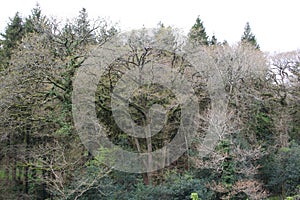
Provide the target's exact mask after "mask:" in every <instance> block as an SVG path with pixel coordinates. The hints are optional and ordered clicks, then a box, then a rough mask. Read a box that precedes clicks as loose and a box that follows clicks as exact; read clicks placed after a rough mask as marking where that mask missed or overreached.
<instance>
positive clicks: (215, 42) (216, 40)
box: [209, 34, 218, 45]
mask: <svg viewBox="0 0 300 200" xmlns="http://www.w3.org/2000/svg"><path fill="white" fill-rule="evenodd" d="M209 44H210V45H217V44H218V39H217V38H216V36H215V34H213V36H212V37H211V40H210V41H209Z"/></svg>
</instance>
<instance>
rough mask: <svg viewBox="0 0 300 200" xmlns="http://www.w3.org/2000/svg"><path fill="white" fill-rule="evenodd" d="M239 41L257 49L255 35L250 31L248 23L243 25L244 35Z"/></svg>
mask: <svg viewBox="0 0 300 200" xmlns="http://www.w3.org/2000/svg"><path fill="white" fill-rule="evenodd" d="M241 41H242V42H245V43H249V44H251V45H253V46H254V47H255V48H256V49H259V45H258V44H257V41H256V38H255V35H254V34H253V33H252V31H251V27H250V24H249V22H247V23H246V25H245V28H244V33H243V35H242V38H241Z"/></svg>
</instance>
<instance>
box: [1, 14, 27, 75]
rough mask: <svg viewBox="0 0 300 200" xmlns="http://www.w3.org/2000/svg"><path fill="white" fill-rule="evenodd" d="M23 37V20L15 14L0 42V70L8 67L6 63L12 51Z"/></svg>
mask: <svg viewBox="0 0 300 200" xmlns="http://www.w3.org/2000/svg"><path fill="white" fill-rule="evenodd" d="M23 35H24V26H23V20H22V18H21V17H20V16H19V13H18V12H17V13H16V14H15V16H14V18H12V19H10V23H8V25H7V27H6V30H5V32H4V33H3V34H1V36H2V38H3V39H2V40H0V69H2V68H5V67H6V66H7V65H8V61H9V59H10V57H11V54H12V51H13V49H14V48H15V47H16V46H17V44H18V42H20V41H21V39H22V37H23Z"/></svg>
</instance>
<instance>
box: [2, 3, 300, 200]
mask: <svg viewBox="0 0 300 200" xmlns="http://www.w3.org/2000/svg"><path fill="white" fill-rule="evenodd" d="M119 33H120V30H119V28H118V26H116V25H114V24H112V23H110V22H108V21H106V20H104V19H101V18H99V19H96V20H91V19H89V18H88V13H87V11H86V10H85V9H82V10H81V11H80V12H79V15H78V17H76V18H75V19H73V20H68V21H67V22H64V23H59V22H57V20H56V19H54V18H49V17H47V16H45V15H44V14H43V13H42V11H41V9H40V8H39V7H38V6H37V7H36V8H34V9H33V10H32V14H31V15H30V16H28V17H21V16H20V14H19V13H16V15H15V16H14V17H13V18H11V19H10V22H9V23H8V24H7V26H6V29H5V31H4V32H3V33H1V41H0V85H1V88H0V99H1V102H0V113H1V115H0V199H41V200H42V199H66V200H67V199H81V200H85V199H145V200H146V199H149V200H150V199H178V200H183V199H190V194H191V193H192V192H197V193H198V195H199V197H200V198H201V199H264V198H269V199H285V198H286V197H288V196H293V198H294V199H297V198H298V199H299V198H300V196H299V195H300V146H299V145H300V52H299V51H292V52H286V53H279V54H273V55H268V54H266V53H264V52H262V51H261V50H260V47H259V45H258V43H257V40H256V38H255V35H254V34H253V33H252V31H251V28H250V25H249V23H246V26H245V28H244V33H243V32H242V29H241V40H240V42H238V43H237V44H234V45H229V44H228V43H227V42H226V41H218V40H217V37H216V36H215V35H213V36H211V37H210V36H208V35H207V34H206V31H205V28H204V25H203V22H202V21H201V19H200V18H199V17H198V18H197V19H196V22H195V24H194V26H192V27H191V29H190V32H189V34H188V35H187V36H186V38H182V37H179V32H178V30H176V29H175V28H172V27H169V26H164V25H163V24H162V23H159V24H158V26H157V28H156V29H154V30H152V31H151V32H149V30H147V29H141V30H138V31H132V32H131V33H130V34H128V36H127V38H126V41H124V37H122V38H119V37H118V35H119ZM112 40H119V42H120V41H121V43H122V44H123V45H124V46H125V47H126V48H127V49H128V54H126V55H124V56H123V57H122V58H119V59H118V60H116V61H115V62H113V63H111V64H110V65H109V66H107V68H106V69H105V72H104V74H103V76H102V78H101V80H100V81H99V86H98V89H97V92H96V99H95V102H96V112H97V115H98V118H99V123H101V124H103V125H104V126H105V127H106V131H107V133H106V134H107V136H108V137H109V138H110V140H111V141H113V142H114V144H116V145H119V146H122V148H124V149H126V150H129V151H133V152H149V151H153V150H156V149H159V148H161V147H163V146H164V145H165V144H167V143H168V142H169V141H170V140H171V139H172V138H173V137H174V135H175V134H176V132H177V130H178V127H179V125H180V116H181V110H180V104H179V102H178V101H177V100H176V98H175V96H174V94H173V93H172V92H171V91H170V90H167V89H165V88H163V87H160V86H159V85H155V84H154V85H147V86H145V87H142V88H140V89H139V90H138V91H136V93H134V95H132V97H131V99H130V101H131V103H130V112H131V115H132V119H133V120H134V121H135V122H136V123H137V124H139V125H145V124H147V116H146V115H145V113H147V109H148V108H150V107H151V106H152V105H154V104H161V105H164V107H165V108H166V109H167V110H168V112H167V123H166V125H165V126H164V128H163V129H162V130H161V131H160V132H159V133H158V134H157V135H155V136H154V137H153V138H151V139H149V138H146V139H137V138H133V137H131V136H129V135H127V134H126V133H125V132H123V131H122V130H120V129H119V128H118V126H117V124H116V123H115V121H114V119H113V115H112V110H111V106H110V101H111V99H110V98H111V97H110V94H111V92H112V90H113V88H114V86H115V85H116V83H117V81H118V80H119V79H120V77H121V75H122V74H124V73H125V72H126V71H127V70H130V69H133V68H134V67H143V66H144V65H145V64H146V63H149V62H152V61H155V62H163V63H168V64H170V66H171V67H172V68H174V69H175V70H177V71H178V72H179V73H183V74H185V75H186V76H187V77H189V80H190V81H191V84H192V85H193V89H194V91H195V93H196V95H197V97H198V99H199V107H200V114H201V116H202V117H201V120H199V122H197V124H200V128H199V131H198V133H197V137H196V138H194V140H193V141H192V145H191V146H190V148H189V149H188V151H187V152H186V153H185V154H184V155H182V156H181V157H180V158H179V159H178V160H177V161H176V162H174V163H172V165H170V166H168V167H166V168H164V169H162V170H159V171H156V172H152V173H145V174H130V173H124V172H120V171H116V170H114V169H112V168H110V167H109V166H106V165H105V164H104V162H102V160H101V159H103V158H101V156H99V157H94V156H93V155H91V154H90V153H89V152H88V151H87V150H86V148H85V147H84V146H83V144H82V143H81V141H80V138H79V136H78V134H77V133H76V130H75V127H74V123H73V118H72V112H71V111H72V101H71V100H72V90H73V85H72V84H73V80H74V77H75V75H76V71H77V70H78V69H79V68H81V67H84V65H85V62H84V61H85V60H86V59H87V58H88V57H89V56H90V55H91V54H90V52H91V50H93V49H95V47H101V46H102V45H103V44H106V43H108V42H118V41H112ZM275 42H276V41H275ZM157 43H163V44H165V45H168V49H171V50H173V51H165V50H159V49H156V48H155V44H157ZM153 45H154V46H153ZM191 48H192V49H194V50H195V51H197V52H198V54H199V55H201V56H199V58H198V62H201V66H202V67H201V69H200V70H198V72H193V73H191V65H192V64H191V63H189V61H188V59H187V57H186V54H185V53H182V54H181V53H180V52H185V50H186V49H191ZM173 52H178V54H174V53H173ZM212 68H217V69H218V70H219V71H220V73H221V74H222V82H223V84H224V86H225V91H226V95H227V99H228V105H227V107H228V109H227V113H226V114H223V115H218V113H213V110H212V109H211V106H210V103H211V99H210V95H209V91H208V89H207V88H208V85H207V84H208V81H207V80H208V79H209V77H210V76H212V75H211V74H210V72H211V71H212ZM200 72H201V73H200ZM209 87H214V85H210V86H209ZM215 87H217V86H215ZM212 116H213V117H219V118H220V119H218V120H219V122H222V123H220V124H216V126H217V127H216V128H215V129H213V130H214V131H216V133H215V134H217V135H218V137H219V138H220V141H219V143H218V144H217V146H216V148H215V150H214V151H213V152H212V153H210V154H208V155H207V156H205V157H201V156H199V152H201V151H203V149H202V148H203V147H202V145H201V141H202V138H203V136H204V135H205V133H206V132H207V131H211V130H209V128H208V124H209V123H210V120H211V119H212ZM297 195H298V196H297Z"/></svg>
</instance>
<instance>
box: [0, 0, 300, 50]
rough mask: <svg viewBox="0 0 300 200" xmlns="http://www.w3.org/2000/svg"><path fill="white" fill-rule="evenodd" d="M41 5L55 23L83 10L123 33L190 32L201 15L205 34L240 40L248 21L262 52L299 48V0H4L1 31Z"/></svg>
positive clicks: (229, 39)
mask: <svg viewBox="0 0 300 200" xmlns="http://www.w3.org/2000/svg"><path fill="white" fill-rule="evenodd" d="M37 3H39V5H40V7H41V9H42V12H43V13H44V14H45V15H47V16H53V17H56V18H58V19H59V20H62V21H63V20H64V19H66V18H74V17H76V16H78V13H79V11H80V10H81V9H82V8H83V7H84V8H86V9H87V11H88V14H89V17H90V18H97V17H105V18H109V20H111V21H112V22H116V23H118V24H119V25H120V27H121V30H130V29H139V28H142V27H143V26H144V27H146V28H153V27H156V26H157V24H158V23H159V22H162V23H163V24H164V25H170V26H173V27H175V28H179V29H180V30H182V32H183V33H185V34H186V33H188V31H189V29H190V28H191V27H192V26H193V24H194V23H195V21H196V18H197V17H198V16H199V17H200V19H201V20H202V21H203V23H204V27H205V29H206V32H207V34H208V35H209V36H212V34H215V36H216V37H217V39H218V40H219V41H223V40H227V41H228V42H229V43H230V44H234V43H236V42H238V41H239V40H240V38H241V36H242V34H243V31H244V27H245V24H246V22H249V23H250V26H251V28H252V32H253V33H254V35H255V36H256V38H257V42H258V44H259V45H260V47H261V49H262V50H263V51H266V52H270V53H273V52H284V51H292V50H296V49H300V23H299V21H300V12H299V8H300V1H299V0H185V1H182V0H181V1H178V0H148V1H144V0H6V1H5V3H1V7H0V31H1V32H3V31H4V29H5V27H6V25H7V23H8V22H9V17H10V18H12V17H13V16H14V15H15V13H16V12H17V11H18V12H19V13H20V14H21V16H23V17H26V16H28V15H29V14H30V13H31V10H32V8H34V7H35V5H36V4H37Z"/></svg>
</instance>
